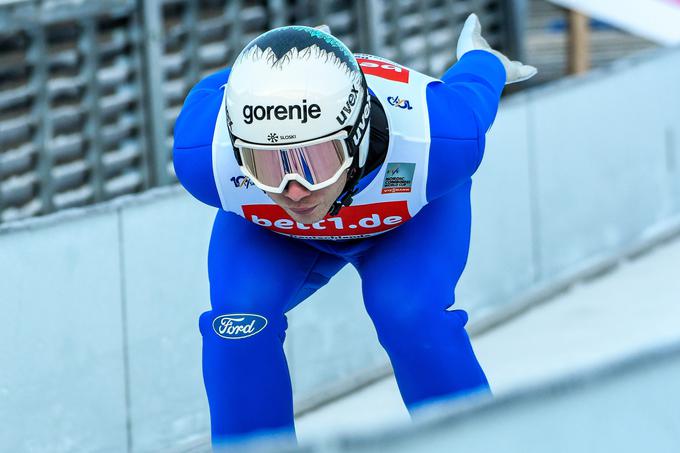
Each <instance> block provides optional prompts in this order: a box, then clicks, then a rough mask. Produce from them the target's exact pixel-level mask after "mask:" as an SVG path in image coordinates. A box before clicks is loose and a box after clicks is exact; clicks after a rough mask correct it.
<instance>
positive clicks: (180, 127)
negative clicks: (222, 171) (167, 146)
mask: <svg viewBox="0 0 680 453" xmlns="http://www.w3.org/2000/svg"><path fill="white" fill-rule="evenodd" d="M230 70H231V69H230V68H227V69H223V70H221V71H219V72H216V73H214V74H211V75H209V76H208V77H206V78H204V79H203V80H201V81H200V82H198V83H197V84H196V85H195V86H194V87H193V88H192V89H191V91H190V92H189V94H188V95H187V98H186V100H185V101H184V105H183V106H182V110H181V111H180V113H179V116H178V117H177V121H176V122H175V132H174V137H175V143H174V146H173V150H172V155H173V164H174V166H175V174H177V179H179V182H180V183H181V184H182V186H184V188H185V189H186V190H187V191H188V192H189V193H190V194H191V195H193V196H194V197H196V198H197V199H198V200H200V201H202V202H203V203H205V204H208V205H211V206H215V207H216V208H219V207H221V203H220V197H219V195H218V193H217V186H216V185H215V177H214V174H213V169H212V139H213V133H214V131H215V120H216V119H217V114H218V113H219V109H220V108H221V107H222V95H223V91H222V90H221V89H220V87H222V85H224V84H225V83H227V79H228V78H229V72H230Z"/></svg>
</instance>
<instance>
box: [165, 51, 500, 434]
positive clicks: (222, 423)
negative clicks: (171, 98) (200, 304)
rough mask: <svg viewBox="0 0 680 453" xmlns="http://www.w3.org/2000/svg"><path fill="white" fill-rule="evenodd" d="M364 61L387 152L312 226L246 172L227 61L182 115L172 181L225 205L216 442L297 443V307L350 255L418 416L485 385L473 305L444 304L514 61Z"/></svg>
mask: <svg viewBox="0 0 680 453" xmlns="http://www.w3.org/2000/svg"><path fill="white" fill-rule="evenodd" d="M356 57H357V60H358V61H359V63H360V66H361V68H362V70H363V72H364V74H365V76H366V79H367V83H368V86H369V89H370V91H371V94H372V95H373V96H375V97H376V98H377V99H378V100H379V101H380V103H381V105H382V106H383V107H384V111H385V115H386V117H387V123H388V125H389V145H388V149H387V154H386V156H385V159H384V162H383V163H382V164H381V165H379V166H378V167H377V168H376V169H375V170H373V171H371V172H370V173H369V174H367V175H365V176H364V177H363V178H362V180H361V181H360V184H359V187H360V189H361V190H360V192H359V193H358V194H357V195H356V196H355V197H354V202H353V203H352V205H351V206H348V207H343V208H342V209H341V210H340V212H339V213H338V214H337V215H336V216H334V217H329V216H327V217H326V218H325V219H324V220H322V221H320V222H317V223H315V224H312V225H303V224H299V223H297V222H294V221H293V220H292V219H291V218H290V217H289V216H288V215H287V214H286V213H285V211H284V210H283V209H282V208H280V207H279V206H277V205H276V204H274V202H273V201H272V200H271V199H270V198H269V197H267V195H266V194H265V193H264V192H263V191H261V190H260V189H259V188H257V187H256V186H255V185H254V184H252V183H251V182H250V181H249V180H248V179H247V178H246V177H244V176H243V175H242V174H241V172H240V170H239V167H238V165H237V163H236V160H235V158H234V153H233V149H232V148H231V143H230V141H229V136H228V133H227V128H226V120H225V117H224V116H225V113H224V107H223V96H224V91H225V90H224V86H225V84H226V83H227V81H228V77H229V69H225V70H222V71H219V72H217V73H215V74H213V75H211V76H209V77H207V78H205V79H203V80H202V81H201V82H199V83H198V84H197V85H196V86H195V87H194V88H193V89H192V90H191V92H190V93H189V95H188V96H187V99H186V101H185V103H184V106H183V108H182V111H181V113H180V115H179V117H178V119H177V122H176V125H175V146H174V165H175V171H176V173H177V176H178V178H179V180H180V182H181V183H182V185H183V186H184V187H185V188H186V189H187V190H188V191H189V192H190V193H191V194H192V195H193V196H194V197H196V198H197V199H198V200H200V201H202V202H204V203H206V204H209V205H212V206H215V207H217V208H219V210H218V211H217V216H216V218H215V222H214V225H213V229H212V237H211V240H210V246H209V256H208V276H209V280H210V299H211V300H210V302H211V307H212V308H211V310H208V311H206V312H204V313H203V314H202V315H201V316H200V319H199V329H200V332H201V334H202V337H203V377H204V384H205V388H206V393H207V396H208V402H209V406H210V417H211V434H212V442H213V445H215V446H218V445H223V444H228V443H229V442H231V441H234V440H236V439H240V438H244V437H246V436H249V435H253V434H257V433H258V432H262V433H264V432H265V431H266V432H268V433H275V432H278V433H282V434H284V435H286V434H287V435H289V436H291V438H294V436H295V428H294V417H293V399H292V389H291V381H290V374H289V370H288V364H287V362H286V357H285V354H284V350H283V342H284V340H285V335H286V328H287V318H286V312H287V311H289V310H290V309H292V308H293V307H295V306H296V305H297V304H299V303H300V302H302V301H303V300H305V299H306V298H307V297H309V296H310V295H312V294H313V293H314V292H315V291H316V290H318V289H319V288H320V287H322V286H324V285H325V284H326V283H327V282H328V281H329V280H330V278H331V277H333V275H335V274H336V273H337V272H338V271H339V270H340V269H342V268H343V267H344V266H345V265H346V264H347V263H350V264H352V265H353V266H354V267H355V268H356V270H357V271H358V273H359V275H360V277H361V280H362V293H363V300H364V305H365V308H366V310H367V313H368V314H369V316H370V318H371V320H372V322H373V324H374V326H375V329H376V333H377V336H378V340H379V342H380V344H381V345H382V347H383V348H384V349H385V351H386V352H387V354H388V356H389V359H390V361H391V363H392V367H393V369H394V374H395V378H396V380H397V384H398V386H399V391H400V393H401V396H402V398H403V401H404V403H405V405H406V407H407V409H408V410H409V412H411V413H413V411H414V410H415V409H416V408H418V407H420V406H423V405H425V404H427V403H430V402H433V401H435V400H438V399H441V398H451V397H458V396H461V395H464V394H467V393H471V392H480V391H482V392H488V391H489V385H488V382H487V379H486V377H485V375H484V372H483V371H482V369H481V367H480V365H479V363H478V361H477V359H476V358H475V355H474V352H473V350H472V347H471V345H470V341H469V338H468V335H467V333H466V331H465V328H464V326H465V324H466V322H467V314H466V313H465V311H463V310H456V309H449V308H451V305H452V304H453V302H454V289H455V286H456V283H457V281H458V279H459V277H460V275H461V273H462V272H463V269H464V268H465V263H466V260H467V255H468V249H469V240H470V187H471V176H472V174H473V173H474V172H475V171H476V169H477V168H478V166H479V164H480V162H481V160H482V156H483V152H484V145H485V133H486V132H487V131H488V129H489V128H490V127H491V124H492V123H493V120H494V118H495V115H496V111H497V109H498V103H499V99H500V95H501V92H502V90H503V86H504V84H505V70H504V68H503V66H502V64H501V63H500V61H499V60H498V58H496V57H495V56H494V55H492V54H491V53H488V52H485V51H471V52H468V53H466V54H465V55H464V56H463V57H462V58H461V60H460V61H459V62H458V63H456V64H455V65H454V66H452V67H451V68H450V69H449V70H448V71H447V72H446V73H445V74H444V76H442V78H441V79H433V78H431V77H428V76H426V75H424V74H421V73H418V72H417V71H414V70H412V69H409V68H406V67H403V66H401V65H398V64H396V63H394V62H390V61H388V60H385V59H382V58H380V57H376V56H372V55H359V54H357V55H356ZM244 263H248V265H244ZM258 274H259V275H261V276H259V277H258ZM447 309H448V310H447Z"/></svg>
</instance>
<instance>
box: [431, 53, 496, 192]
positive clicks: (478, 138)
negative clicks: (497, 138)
mask: <svg viewBox="0 0 680 453" xmlns="http://www.w3.org/2000/svg"><path fill="white" fill-rule="evenodd" d="M441 80H442V81H443V82H444V83H439V82H435V83H430V85H428V87H427V92H426V97H427V108H428V112H429V117H430V136H431V143H430V160H429V165H428V180H427V189H426V196H427V200H428V202H429V201H432V200H433V199H435V198H437V197H439V196H442V195H444V194H445V193H446V192H448V191H449V190H451V189H452V188H454V187H456V186H457V185H458V184H460V183H461V182H464V181H466V180H467V179H468V178H469V177H470V176H472V174H473V173H474V172H475V171H476V170H477V168H478V167H479V164H480V163H481V161H482V156H483V155H484V145H485V142H486V140H485V134H486V132H487V131H488V130H489V128H490V127H491V124H492V123H493V121H494V119H495V117H496V112H497V111H498V104H499V101H500V96H501V92H502V91H503V87H504V85H505V68H504V67H503V64H502V63H501V62H500V60H499V59H498V58H497V57H496V56H495V55H493V54H492V53H490V52H486V51H483V50H473V51H471V52H468V53H466V54H465V55H463V57H462V58H461V59H460V60H459V61H458V62H457V63H456V64H455V65H454V66H452V67H451V68H450V69H449V70H448V71H446V73H445V74H444V75H443V76H442V78H441Z"/></svg>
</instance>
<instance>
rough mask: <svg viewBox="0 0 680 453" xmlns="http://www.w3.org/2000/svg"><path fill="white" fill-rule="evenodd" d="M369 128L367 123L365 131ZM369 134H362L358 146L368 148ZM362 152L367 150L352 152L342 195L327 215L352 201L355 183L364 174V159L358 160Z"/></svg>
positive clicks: (336, 211)
mask: <svg viewBox="0 0 680 453" xmlns="http://www.w3.org/2000/svg"><path fill="white" fill-rule="evenodd" d="M370 130H371V125H370V123H369V124H368V125H367V126H366V132H368V131H370ZM369 135H370V134H368V133H366V134H364V138H363V140H362V141H361V143H360V144H359V148H363V147H364V146H365V147H366V148H368V145H369V143H368V140H369ZM362 154H363V155H364V156H366V155H368V150H366V152H364V153H362V152H359V150H357V152H356V153H355V154H354V157H353V158H352V165H351V166H350V167H349V169H348V170H347V181H346V182H345V187H344V189H342V195H341V196H340V197H339V198H338V199H337V200H335V202H334V203H333V204H332V205H331V207H330V209H329V210H328V214H327V215H330V216H336V215H338V212H340V209H341V208H342V207H343V206H349V205H351V204H352V202H353V201H354V195H356V194H357V192H358V189H357V185H358V184H359V181H360V180H361V177H362V176H363V175H364V169H365V168H366V162H365V160H366V159H364V162H363V163H362V162H360V161H359V160H360V159H361V157H360V156H361V155H362ZM362 164H363V165H362Z"/></svg>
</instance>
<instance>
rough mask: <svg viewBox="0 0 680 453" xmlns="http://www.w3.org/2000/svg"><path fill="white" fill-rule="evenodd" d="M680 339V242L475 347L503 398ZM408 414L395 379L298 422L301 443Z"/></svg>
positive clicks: (575, 291)
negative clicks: (519, 387) (508, 394)
mask: <svg viewBox="0 0 680 453" xmlns="http://www.w3.org/2000/svg"><path fill="white" fill-rule="evenodd" d="M678 339H680V238H678V237H676V238H675V239H674V240H672V241H670V242H668V243H665V244H662V245H660V246H658V247H656V248H654V249H652V250H650V251H649V252H647V253H646V254H644V255H641V256H638V257H636V258H635V259H632V260H628V261H624V262H622V263H621V264H620V265H619V266H618V267H616V268H615V269H613V270H612V271H611V272H609V273H607V274H605V275H603V276H600V277H599V278H596V279H594V280H590V281H585V282H581V283H579V284H577V285H575V286H574V287H572V289H570V290H569V291H568V292H566V293H563V294H560V295H559V296H557V297H555V298H554V299H552V300H550V301H548V302H547V303H543V304H540V305H538V306H536V307H534V308H533V309H531V310H529V311H528V312H525V313H524V314H522V315H521V316H519V317H517V318H514V319H512V320H510V321H508V322H507V323H504V324H502V325H500V326H497V327H495V328H493V329H492V330H490V331H488V332H486V333H484V334H483V335H480V336H478V337H473V339H472V341H473V345H474V348H475V351H476V353H477V357H478V358H479V360H480V362H481V363H482V366H483V367H484V369H485V371H486V373H487V376H488V378H489V381H490V383H491V386H492V389H493V391H494V393H495V394H496V395H499V394H502V393H505V392H507V391H508V390H510V389H512V388H515V387H517V386H525V385H527V384H530V383H532V382H540V381H544V380H546V379H551V378H554V377H558V376H564V375H565V374H572V373H577V372H578V371H579V370H583V369H587V368H590V367H592V366H593V365H597V364H602V363H606V362H609V361H611V360H615V359H617V358H620V357H623V356H626V355H629V354H631V353H633V352H636V351H640V350H645V349H647V348H649V347H650V346H653V345H657V344H662V343H667V342H669V341H672V340H678ZM408 420H409V417H408V414H407V412H406V409H405V408H404V406H403V403H402V401H401V399H400V396H399V392H398V390H397V386H396V382H395V381H394V378H393V377H389V378H386V379H383V380H381V381H379V382H376V383H375V384H373V385H371V386H369V387H366V388H364V389H362V390H360V391H357V392H355V393H353V394H351V395H350V396H348V397H345V398H343V399H340V400H338V401H335V402H333V403H331V404H329V405H326V406H324V407H321V408H319V409H317V410H314V411H312V412H308V413H306V414H304V415H302V416H300V417H298V419H297V420H296V429H297V433H298V439H299V441H300V443H301V444H302V445H304V444H305V443H306V442H309V441H311V440H314V439H319V438H325V437H328V436H332V435H334V434H337V433H343V432H344V433H356V432H366V431H372V430H375V429H376V428H377V427H380V426H384V425H389V424H392V423H395V422H396V423H400V422H401V423H403V422H405V421H408Z"/></svg>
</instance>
